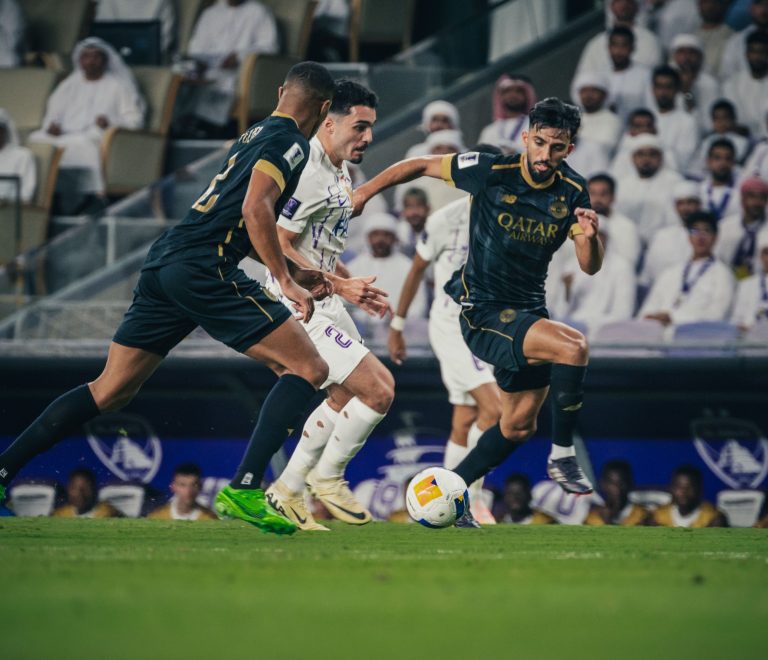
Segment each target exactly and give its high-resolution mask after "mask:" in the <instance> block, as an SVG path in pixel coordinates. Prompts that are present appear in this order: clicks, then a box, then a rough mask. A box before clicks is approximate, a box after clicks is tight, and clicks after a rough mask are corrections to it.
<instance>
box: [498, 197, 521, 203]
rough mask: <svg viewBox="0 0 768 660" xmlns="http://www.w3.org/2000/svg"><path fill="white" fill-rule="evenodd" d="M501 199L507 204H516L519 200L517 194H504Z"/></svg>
mask: <svg viewBox="0 0 768 660" xmlns="http://www.w3.org/2000/svg"><path fill="white" fill-rule="evenodd" d="M501 201H502V202H504V203H505V204H514V203H515V202H516V201H517V195H502V196H501Z"/></svg>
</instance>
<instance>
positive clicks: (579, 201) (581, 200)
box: [568, 188, 592, 240]
mask: <svg viewBox="0 0 768 660" xmlns="http://www.w3.org/2000/svg"><path fill="white" fill-rule="evenodd" d="M578 208H582V209H591V208H592V204H591V203H590V201H589V194H588V193H587V191H586V189H584V188H582V189H581V190H580V191H579V192H578V193H577V194H576V196H575V197H574V202H573V208H572V210H571V218H570V220H571V226H570V228H569V229H568V238H570V239H571V240H573V237H574V236H578V235H579V234H583V233H584V230H583V229H582V228H581V225H579V221H578V220H577V219H576V209H578Z"/></svg>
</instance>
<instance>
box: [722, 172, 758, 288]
mask: <svg viewBox="0 0 768 660" xmlns="http://www.w3.org/2000/svg"><path fill="white" fill-rule="evenodd" d="M740 197H741V203H740V206H741V208H740V209H739V210H738V211H736V213H734V214H733V215H729V216H727V217H725V218H723V219H722V220H721V221H720V226H719V227H718V232H717V244H716V245H715V255H716V256H717V258H718V259H720V260H721V261H722V262H723V263H724V264H726V265H727V266H730V267H731V268H732V269H733V274H734V275H735V276H736V279H738V280H741V279H744V278H745V277H747V276H749V275H752V274H753V273H757V272H759V271H760V255H759V250H758V249H757V248H756V244H757V236H758V234H759V233H761V232H763V231H766V230H768V223H766V220H765V207H766V204H768V183H766V182H765V181H763V179H758V178H757V177H750V178H748V179H744V181H743V182H742V183H741V196H740Z"/></svg>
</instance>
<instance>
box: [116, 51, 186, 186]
mask: <svg viewBox="0 0 768 660" xmlns="http://www.w3.org/2000/svg"><path fill="white" fill-rule="evenodd" d="M132 70H133V74H134V76H135V78H136V82H137V83H138V85H139V88H140V89H141V91H142V93H143V95H144V98H145V100H146V102H147V129H146V130H131V129H127V128H120V127H117V126H113V127H111V128H109V129H107V131H106V133H105V135H104V138H103V140H102V145H101V153H102V162H103V167H104V180H105V181H106V191H107V194H108V195H125V194H128V193H131V192H134V191H135V190H139V189H140V188H144V187H145V186H148V185H150V184H152V183H154V182H155V181H157V179H159V178H161V177H162V175H163V167H164V163H165V152H166V142H167V136H168V129H169V127H170V124H171V118H172V116H173V104H174V102H175V101H176V94H177V92H178V90H179V85H180V84H181V77H180V76H178V75H176V74H174V73H173V71H172V70H171V69H170V68H166V67H153V66H138V67H134V68H133V69H132Z"/></svg>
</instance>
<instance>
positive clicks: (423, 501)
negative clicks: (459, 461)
mask: <svg viewBox="0 0 768 660" xmlns="http://www.w3.org/2000/svg"><path fill="white" fill-rule="evenodd" d="M405 506H406V508H407V509H408V514H409V515H410V516H411V518H413V519H414V520H415V521H416V522H417V523H421V524H422V525H424V526H425V527H449V526H451V525H453V523H455V522H456V520H457V518H461V516H463V515H464V512H465V511H466V510H467V509H468V507H469V494H468V493H467V484H465V483H464V479H462V478H461V477H460V476H459V475H458V474H456V473H455V472H451V471H450V470H446V469H445V468H441V467H432V468H427V469H426V470H422V471H421V472H419V473H418V474H417V475H416V476H415V477H414V478H413V479H411V482H410V483H409V484H408V490H406V492H405Z"/></svg>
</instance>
